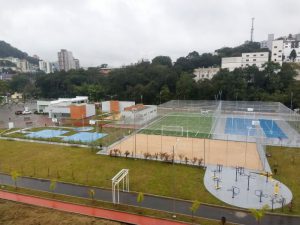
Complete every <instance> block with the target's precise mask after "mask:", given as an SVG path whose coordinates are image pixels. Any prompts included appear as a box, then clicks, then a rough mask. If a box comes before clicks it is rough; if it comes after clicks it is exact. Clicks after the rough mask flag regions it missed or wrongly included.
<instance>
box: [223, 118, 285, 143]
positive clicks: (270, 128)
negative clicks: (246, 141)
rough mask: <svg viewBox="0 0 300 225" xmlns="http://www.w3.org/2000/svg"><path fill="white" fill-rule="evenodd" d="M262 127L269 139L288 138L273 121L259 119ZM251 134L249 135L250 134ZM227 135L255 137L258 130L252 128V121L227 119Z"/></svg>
mask: <svg viewBox="0 0 300 225" xmlns="http://www.w3.org/2000/svg"><path fill="white" fill-rule="evenodd" d="M259 123H260V127H261V128H262V129H263V131H264V133H265V135H266V137H268V138H280V139H283V138H287V136H286V135H285V133H284V132H283V131H282V130H281V129H280V127H279V126H278V125H277V123H276V122H275V121H273V120H266V119H259ZM248 132H249V133H248ZM225 133H226V134H235V135H245V136H247V135H249V136H255V135H256V130H255V128H254V127H253V126H252V119H244V118H227V119H226V126H225Z"/></svg>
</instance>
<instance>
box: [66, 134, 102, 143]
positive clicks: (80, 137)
mask: <svg viewBox="0 0 300 225" xmlns="http://www.w3.org/2000/svg"><path fill="white" fill-rule="evenodd" d="M106 135H107V134H104V133H97V132H79V133H77V134H73V135H71V136H66V137H63V138H62V139H63V140H64V141H78V142H93V141H96V140H97V139H100V138H103V137H105V136H106Z"/></svg>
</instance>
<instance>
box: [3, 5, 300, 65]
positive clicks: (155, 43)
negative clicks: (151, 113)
mask: <svg viewBox="0 0 300 225" xmlns="http://www.w3.org/2000/svg"><path fill="white" fill-rule="evenodd" d="M0 5H1V7H0V27H1V29H0V40H4V41H6V42H8V43H10V44H11V45H13V46H15V47H17V48H19V49H21V50H23V51H26V52H27V53H29V54H30V55H33V54H37V55H38V56H40V57H41V58H42V59H44V60H49V61H57V52H58V51H59V50H60V49H61V48H65V49H68V50H70V51H72V52H73V55H74V57H76V58H78V59H79V60H80V63H81V65H82V66H97V65H100V64H102V63H108V64H109V65H110V66H120V65H125V64H129V63H134V62H137V61H138V60H139V59H141V58H146V59H152V58H153V57H155V56H157V55H168V56H170V57H171V58H172V60H173V61H175V60H176V59H177V58H178V57H180V56H186V55H187V54H188V53H189V52H191V51H193V50H196V51H198V52H199V53H203V52H213V51H214V50H215V49H218V48H221V47H223V46H236V45H239V44H241V43H243V42H244V41H245V40H249V38H250V26H251V17H255V30H254V40H255V41H260V40H264V39H266V37H267V34H268V33H274V34H275V37H278V36H282V35H287V34H289V33H293V34H294V33H300V23H299V21H300V13H299V9H300V1H299V0H284V1H283V0H26V1H25V0H0Z"/></svg>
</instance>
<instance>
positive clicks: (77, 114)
mask: <svg viewBox="0 0 300 225" xmlns="http://www.w3.org/2000/svg"><path fill="white" fill-rule="evenodd" d="M70 112H71V119H82V118H85V117H86V108H85V105H71V106H70Z"/></svg>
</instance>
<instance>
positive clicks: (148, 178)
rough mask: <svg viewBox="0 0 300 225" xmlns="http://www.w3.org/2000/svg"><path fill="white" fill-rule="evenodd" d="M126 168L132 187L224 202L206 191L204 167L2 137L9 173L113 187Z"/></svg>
mask: <svg viewBox="0 0 300 225" xmlns="http://www.w3.org/2000/svg"><path fill="white" fill-rule="evenodd" d="M48 168H49V171H50V174H49V176H48ZM123 168H128V169H129V170H130V188H131V190H132V191H137V192H144V193H151V194H157V195H164V196H170V197H176V198H181V199H188V200H195V199H198V200H199V201H201V202H206V203H213V204H222V203H221V201H219V200H217V199H216V198H215V197H213V196H212V195H211V194H209V192H208V191H206V189H205V187H204V184H203V176H204V172H205V171H204V170H203V169H202V168H196V167H189V166H185V165H174V166H173V165H171V164H167V163H163V162H155V161H150V160H149V161H148V162H145V161H144V160H134V159H126V158H115V157H110V156H100V155H96V154H95V153H93V152H92V151H91V150H89V149H83V148H76V147H65V146H56V145H47V144H37V143H26V142H17V141H4V140H0V171H2V172H6V173H9V172H10V171H12V170H17V171H19V172H20V173H21V174H23V175H26V176H34V177H40V178H48V179H49V178H56V179H58V180H61V181H66V182H76V183H80V184H85V185H93V186H99V187H106V188H111V180H110V179H111V178H112V177H113V176H114V175H115V174H116V173H117V172H118V171H119V170H121V169H123ZM173 175H175V177H176V178H175V180H174V176H173ZM174 183H175V184H176V185H174Z"/></svg>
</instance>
